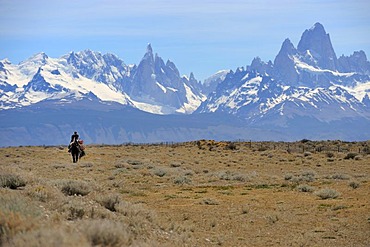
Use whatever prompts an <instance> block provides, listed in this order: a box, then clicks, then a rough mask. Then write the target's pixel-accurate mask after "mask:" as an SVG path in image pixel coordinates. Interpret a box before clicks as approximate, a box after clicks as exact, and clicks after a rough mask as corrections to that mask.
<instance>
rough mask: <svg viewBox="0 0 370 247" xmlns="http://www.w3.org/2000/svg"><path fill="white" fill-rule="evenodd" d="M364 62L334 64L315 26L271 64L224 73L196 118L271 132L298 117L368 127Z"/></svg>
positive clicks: (329, 46)
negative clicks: (216, 116)
mask: <svg viewBox="0 0 370 247" xmlns="http://www.w3.org/2000/svg"><path fill="white" fill-rule="evenodd" d="M356 58H357V59H358V60H356ZM364 58H366V55H365V54H364V52H363V51H361V52H359V53H354V55H352V56H350V57H349V58H347V57H344V56H342V57H341V59H340V61H342V62H338V60H337V58H336V55H335V52H334V49H333V47H332V44H331V41H330V37H329V34H326V32H325V30H324V27H323V26H322V25H321V24H320V23H316V24H315V25H314V26H313V27H312V28H311V29H308V30H306V31H305V32H304V33H303V35H302V38H301V40H300V42H299V45H298V49H297V48H295V47H294V45H293V44H292V43H291V41H290V40H289V39H286V40H285V41H284V42H283V44H282V47H281V49H280V51H279V53H278V55H277V56H276V58H275V60H274V63H272V62H270V61H269V62H268V63H264V62H262V61H261V60H260V59H259V58H258V57H257V58H256V59H254V60H253V62H252V64H251V66H247V68H238V69H237V70H236V71H235V72H233V71H231V72H229V73H228V74H227V76H226V77H225V79H224V80H223V81H222V82H220V83H219V84H218V86H217V88H216V90H215V91H214V92H213V93H211V94H209V96H208V99H207V100H206V101H205V102H203V103H202V105H201V106H200V107H199V109H198V110H197V112H198V113H206V112H227V113H231V114H233V115H237V116H239V117H241V118H244V119H246V120H248V121H249V123H251V124H257V125H258V124H261V123H265V124H271V123H275V124H276V126H285V125H286V122H287V121H288V122H289V121H294V119H295V118H297V117H309V118H312V119H316V120H318V121H321V122H331V121H337V120H340V119H346V118H362V119H367V121H370V108H369V106H368V105H367V104H365V103H364V102H367V99H368V98H369V96H370V88H369V85H370V83H369V82H370V76H369V72H370V70H369V69H368V62H367V61H364ZM344 61H346V62H347V63H345V62H344ZM340 64H342V65H341V66H342V67H340ZM356 64H358V65H361V66H359V67H356V66H355V65H356ZM345 65H346V66H345ZM341 68H345V69H342V70H341Z"/></svg>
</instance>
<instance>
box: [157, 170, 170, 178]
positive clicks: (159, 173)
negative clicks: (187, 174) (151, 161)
mask: <svg viewBox="0 0 370 247" xmlns="http://www.w3.org/2000/svg"><path fill="white" fill-rule="evenodd" d="M166 174H167V172H166V171H165V170H163V169H155V171H154V175H157V176H158V177H163V176H164V175H166Z"/></svg>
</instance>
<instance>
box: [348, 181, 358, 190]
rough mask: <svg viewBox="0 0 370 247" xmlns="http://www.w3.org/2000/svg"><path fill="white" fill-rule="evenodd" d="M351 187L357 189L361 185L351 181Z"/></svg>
mask: <svg viewBox="0 0 370 247" xmlns="http://www.w3.org/2000/svg"><path fill="white" fill-rule="evenodd" d="M349 186H350V187H352V188H353V189H357V188H358V187H360V184H359V183H358V182H355V181H351V182H350V183H349Z"/></svg>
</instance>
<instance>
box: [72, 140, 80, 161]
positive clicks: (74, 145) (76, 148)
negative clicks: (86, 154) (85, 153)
mask: <svg viewBox="0 0 370 247" xmlns="http://www.w3.org/2000/svg"><path fill="white" fill-rule="evenodd" d="M70 146H71V148H70V151H71V154H72V160H73V163H77V161H78V158H79V156H80V152H81V150H80V145H79V144H78V142H72V143H71V144H70Z"/></svg>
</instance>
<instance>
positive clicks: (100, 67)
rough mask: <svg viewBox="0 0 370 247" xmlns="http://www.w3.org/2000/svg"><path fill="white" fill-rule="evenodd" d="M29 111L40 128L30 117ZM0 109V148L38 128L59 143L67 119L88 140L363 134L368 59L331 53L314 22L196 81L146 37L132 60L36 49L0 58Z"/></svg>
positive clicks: (369, 109) (368, 110)
mask: <svg viewBox="0 0 370 247" xmlns="http://www.w3.org/2000/svg"><path fill="white" fill-rule="evenodd" d="M28 109H30V110H28ZM71 109H72V110H71ZM36 112H37V115H38V116H40V118H41V119H44V120H43V123H42V125H40V123H39V121H37V120H33V119H31V118H30V116H33V115H32V114H35V113H36ZM149 113H154V114H149ZM157 114H161V115H170V116H157ZM184 114H188V115H184ZM0 115H1V116H2V120H3V121H1V126H2V127H1V128H0V132H1V135H0V136H1V137H2V139H0V145H10V144H9V143H11V144H12V145H17V143H18V145H19V143H25V144H26V143H29V142H31V143H45V142H47V141H49V140H45V139H43V138H44V134H43V133H44V131H45V129H48V130H49V131H50V133H53V134H55V136H59V137H58V138H59V139H58V140H62V139H63V138H64V137H65V135H69V134H68V133H64V132H63V131H64V129H65V128H64V126H70V127H71V126H75V125H77V126H79V127H80V129H81V130H80V132H82V133H85V135H86V136H88V138H90V140H91V141H94V142H95V143H101V142H106V143H108V142H111V143H122V142H123V141H139V142H146V141H180V140H189V139H196V138H212V139H229V140H232V139H240V138H248V139H256V140H267V139H269V140H297V139H302V138H308V139H333V138H335V139H345V140H364V139H369V138H370V130H369V126H370V62H369V61H368V60H367V57H366V54H365V52H364V51H355V52H354V53H353V54H352V55H350V56H344V55H342V56H340V57H339V58H337V56H336V54H335V51H334V48H333V46H332V44H331V41H330V36H329V34H327V33H326V31H325V29H324V27H323V25H321V24H320V23H316V24H315V25H314V26H313V27H312V28H310V29H307V30H305V31H304V32H303V34H302V37H301V40H300V41H299V43H298V47H297V48H296V47H295V46H294V44H293V43H292V42H291V41H290V40H289V39H285V40H284V42H283V43H282V46H281V49H280V51H279V52H278V54H277V56H276V57H275V59H274V61H273V62H272V61H268V62H264V61H262V60H261V59H260V58H259V57H256V58H254V59H253V61H252V63H251V65H250V66H247V67H246V68H244V67H239V68H237V69H236V70H235V71H233V70H223V71H219V72H217V73H216V74H214V75H212V76H211V77H209V78H208V79H206V80H205V81H204V83H203V84H202V83H200V82H199V81H198V80H196V78H195V76H194V75H193V73H191V74H190V75H189V76H180V72H179V70H178V69H177V67H176V66H175V64H174V63H173V62H172V61H170V60H167V61H166V62H165V61H164V60H163V59H162V58H161V57H160V56H159V55H158V54H155V53H154V52H153V49H152V47H151V45H150V44H149V45H148V46H147V49H146V52H145V54H144V56H143V58H142V60H141V61H140V63H139V64H138V65H135V64H134V65H126V64H125V63H124V62H123V60H121V59H120V58H118V57H117V56H115V55H113V54H101V53H99V52H94V51H91V50H85V51H80V52H71V53H69V54H66V55H64V56H62V57H60V58H50V57H48V56H47V55H46V54H45V53H39V54H36V55H34V56H32V57H31V58H29V59H27V60H25V61H23V62H21V63H20V64H18V65H13V64H11V63H10V62H9V61H8V60H6V59H4V60H1V61H0ZM50 116H53V118H55V119H53V120H55V121H51V120H49V117H50ZM97 116H103V117H98V118H97ZM19 118H21V119H22V121H18V119H19ZM76 118H78V121H77V120H76ZM96 119H98V120H96ZM102 119H103V120H102ZM23 122H24V123H23ZM74 122H76V123H74ZM147 122H149V123H150V124H147ZM85 123H88V124H87V125H86V124H85ZM61 124H62V125H63V126H61ZM71 128H72V127H71ZM72 129H74V128H72ZM18 131H19V133H20V134H19V135H18V136H17V137H16V138H14V133H18ZM35 135H36V136H35ZM24 136H27V138H29V140H31V141H29V142H27V140H26V141H24V139H25V137H24ZM58 142H59V143H60V141H58Z"/></svg>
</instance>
